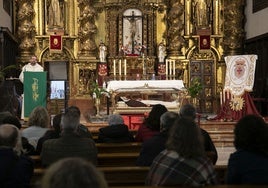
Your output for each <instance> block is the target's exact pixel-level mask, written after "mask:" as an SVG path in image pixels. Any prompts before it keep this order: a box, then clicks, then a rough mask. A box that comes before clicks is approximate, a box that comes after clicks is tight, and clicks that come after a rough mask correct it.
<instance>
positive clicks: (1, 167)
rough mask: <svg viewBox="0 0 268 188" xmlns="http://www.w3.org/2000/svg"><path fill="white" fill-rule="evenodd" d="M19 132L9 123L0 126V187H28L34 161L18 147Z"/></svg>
mask: <svg viewBox="0 0 268 188" xmlns="http://www.w3.org/2000/svg"><path fill="white" fill-rule="evenodd" d="M20 139H21V138H20V134H19V130H18V128H17V127H15V126H14V125H11V124H2V125H1V126H0V182H1V187H30V181H31V177H32V176H33V170H34V163H33V161H32V160H31V159H30V158H29V157H28V156H25V155H24V154H23V153H22V148H21V147H19V145H20V144H19V142H20Z"/></svg>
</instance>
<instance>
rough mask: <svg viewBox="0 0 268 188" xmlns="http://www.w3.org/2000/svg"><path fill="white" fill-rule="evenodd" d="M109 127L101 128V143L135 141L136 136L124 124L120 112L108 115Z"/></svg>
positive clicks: (99, 138)
mask: <svg viewBox="0 0 268 188" xmlns="http://www.w3.org/2000/svg"><path fill="white" fill-rule="evenodd" d="M108 125H109V126H107V127H103V128H100V129H99V136H98V140H97V142H99V143H119V142H133V141H134V137H133V135H132V134H131V133H130V132H129V130H128V127H127V126H126V125H125V124H124V120H123V118H122V116H121V115H119V114H111V115H109V117H108Z"/></svg>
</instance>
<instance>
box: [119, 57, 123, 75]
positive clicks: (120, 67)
mask: <svg viewBox="0 0 268 188" xmlns="http://www.w3.org/2000/svg"><path fill="white" fill-rule="evenodd" d="M121 71H122V64H121V59H119V76H121V73H122V72H121Z"/></svg>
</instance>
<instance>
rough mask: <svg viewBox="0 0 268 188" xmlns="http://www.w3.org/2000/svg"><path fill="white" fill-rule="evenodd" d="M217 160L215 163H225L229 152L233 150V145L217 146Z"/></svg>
mask: <svg viewBox="0 0 268 188" xmlns="http://www.w3.org/2000/svg"><path fill="white" fill-rule="evenodd" d="M216 149H217V151H218V160H217V163H216V165H227V164H228V159H229V156H230V154H231V153H233V152H234V151H235V148H234V147H217V148H216Z"/></svg>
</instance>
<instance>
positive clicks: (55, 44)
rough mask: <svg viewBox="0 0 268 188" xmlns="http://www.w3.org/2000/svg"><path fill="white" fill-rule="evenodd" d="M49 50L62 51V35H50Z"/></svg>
mask: <svg viewBox="0 0 268 188" xmlns="http://www.w3.org/2000/svg"><path fill="white" fill-rule="evenodd" d="M49 50H50V51H52V52H61V51H62V36H61V35H50V37H49Z"/></svg>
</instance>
